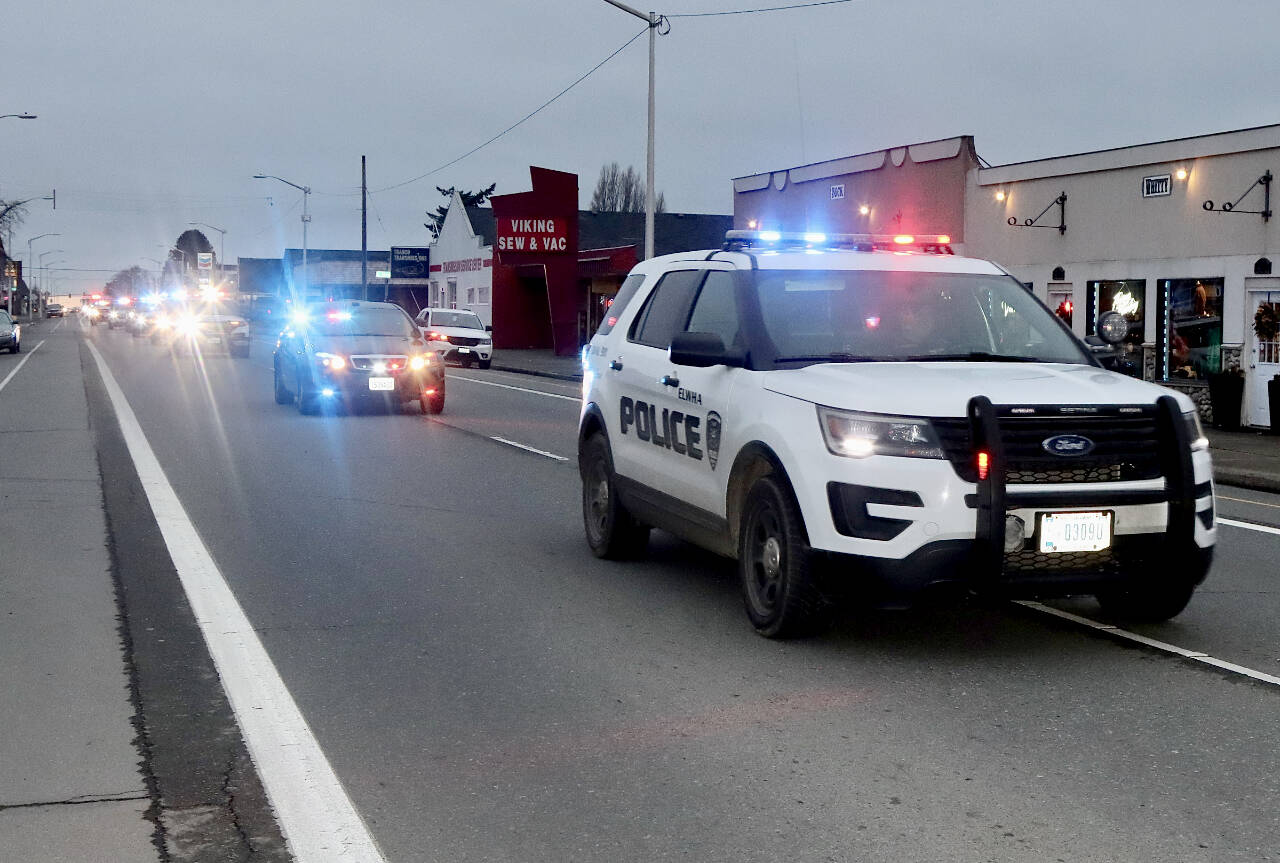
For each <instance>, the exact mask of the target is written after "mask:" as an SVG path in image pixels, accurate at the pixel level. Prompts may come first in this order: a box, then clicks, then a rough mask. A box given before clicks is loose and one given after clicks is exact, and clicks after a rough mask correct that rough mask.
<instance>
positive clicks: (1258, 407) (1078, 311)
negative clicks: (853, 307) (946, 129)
mask: <svg viewBox="0 0 1280 863" xmlns="http://www.w3.org/2000/svg"><path fill="white" fill-rule="evenodd" d="M1276 174H1280V125H1273V126H1264V127H1259V128H1254V129H1243V130H1239V131H1234V132H1224V133H1219V134H1212V135H1202V136H1198V137H1194V138H1183V139H1179V140H1173V141H1161V142H1156V143H1149V144H1139V145H1135V146H1129V147H1121V148H1117V149H1112V150H1103V151H1098V152H1092V153H1080V154H1076V155H1069V156H1060V157H1055V158H1050V159H1041V160H1036V161H1030V162H1020V163H1015V164H1009V165H997V166H987V165H985V164H984V163H983V162H982V161H981V160H980V159H979V158H978V156H977V153H976V151H975V150H974V148H973V139H972V138H969V137H967V136H966V137H963V138H956V139H947V140H946V141H939V142H929V143H927V144H919V145H913V146H909V147H899V148H894V149H891V150H885V151H877V152H876V153H868V154H862V155H860V156H852V157H845V158H842V159H835V160H831V161H829V162H824V163H818V164H816V165H806V166H800V167H797V168H790V169H786V170H775V171H771V172H765V173H761V174H756V175H752V176H749V177H741V178H738V179H737V180H735V195H734V219H735V227H739V228H746V227H749V226H752V224H753V223H759V224H761V225H767V226H768V227H774V228H780V229H782V230H811V229H817V230H826V231H844V232H850V233H860V232H866V231H873V232H876V231H880V232H883V231H890V232H895V233H896V232H899V231H905V232H913V231H914V232H918V233H931V232H935V233H948V234H951V235H952V236H953V237H954V238H955V240H954V241H953V245H954V246H955V248H956V251H957V252H958V253H960V254H967V255H972V256H975V257H981V258H988V259H991V260H994V261H996V262H997V263H999V264H1001V265H1002V266H1004V267H1006V268H1007V269H1008V270H1009V271H1010V272H1011V273H1013V274H1014V275H1015V276H1016V277H1017V278H1019V279H1020V280H1021V281H1023V282H1024V283H1025V284H1026V285H1027V286H1028V287H1029V288H1030V289H1031V290H1032V291H1033V292H1034V293H1035V294H1036V295H1037V296H1039V297H1040V298H1041V299H1042V300H1044V301H1045V302H1046V303H1047V304H1048V306H1049V307H1050V308H1051V309H1053V310H1055V311H1057V312H1058V313H1059V315H1060V316H1062V317H1063V318H1064V319H1067V320H1069V321H1070V322H1071V326H1072V329H1073V330H1074V331H1075V332H1076V333H1077V334H1079V335H1081V336H1083V335H1085V334H1086V333H1088V332H1091V331H1092V328H1093V326H1094V323H1095V322H1096V320H1097V318H1098V316H1099V315H1100V314H1101V313H1102V312H1104V311H1108V310H1111V309H1114V310H1116V311H1120V312H1122V313H1124V314H1125V316H1126V317H1127V318H1129V320H1130V325H1131V330H1130V336H1129V339H1128V344H1127V353H1128V359H1129V365H1128V369H1129V372H1130V373H1132V374H1134V375H1141V376H1142V377H1144V378H1146V379H1148V380H1153V381H1156V382H1159V383H1162V384H1164V385H1166V386H1170V387H1173V388H1176V389H1179V390H1182V391H1184V392H1187V393H1188V394H1189V395H1191V396H1192V398H1194V399H1195V400H1196V402H1197V403H1198V404H1201V405H1202V407H1203V409H1205V410H1206V412H1208V408H1209V402H1210V399H1209V388H1208V386H1207V380H1208V377H1209V375H1216V374H1218V373H1220V372H1223V371H1231V370H1235V369H1239V370H1240V371H1241V372H1242V373H1243V374H1244V377H1245V389H1244V403H1243V406H1242V411H1241V414H1242V419H1243V421H1244V423H1246V424H1251V425H1257V426H1266V425H1268V424H1270V423H1271V422H1272V420H1273V418H1272V417H1271V416H1270V413H1269V408H1268V399H1267V383H1268V381H1270V380H1271V379H1272V377H1274V376H1276V375H1280V339H1277V338H1276V337H1274V336H1273V337H1271V338H1261V337H1259V336H1258V335H1257V333H1256V332H1255V327H1254V319H1255V315H1258V314H1259V309H1261V310H1262V317H1263V318H1267V317H1268V316H1271V315H1275V314H1276V313H1277V310H1278V309H1280V271H1276V273H1275V274H1273V262H1274V261H1276V258H1277V255H1280V218H1276V214H1273V213H1272V212H1271V211H1272V208H1273V206H1274V202H1272V201H1271V194H1270V193H1271V191H1272V188H1271V186H1272V178H1273V176H1275V175H1276ZM815 226H816V227H815ZM1263 332H1264V333H1266V332H1267V330H1266V327H1265V326H1264V328H1263ZM1219 419H1223V418H1219ZM1274 419H1275V421H1276V422H1280V418H1274ZM1225 421H1227V422H1229V421H1230V420H1229V419H1227V420H1225Z"/></svg>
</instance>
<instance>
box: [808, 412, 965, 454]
mask: <svg viewBox="0 0 1280 863" xmlns="http://www.w3.org/2000/svg"><path fill="white" fill-rule="evenodd" d="M818 424H819V425H820V426H822V438H823V440H825V441H826V444H827V449H828V450H830V451H831V452H832V453H833V454H834V455H840V456H846V457H848V458H867V457H868V456H873V455H893V456H903V457H906V458H943V457H944V453H943V452H942V446H941V444H939V443H938V436H937V435H936V434H935V433H934V431H933V427H932V426H931V425H929V421H928V420H925V419H918V418H915V417H895V416H886V415H884V414H861V413H853V412H851V411H840V410H835V409H833V408H827V407H823V406H821V405H819V406H818Z"/></svg>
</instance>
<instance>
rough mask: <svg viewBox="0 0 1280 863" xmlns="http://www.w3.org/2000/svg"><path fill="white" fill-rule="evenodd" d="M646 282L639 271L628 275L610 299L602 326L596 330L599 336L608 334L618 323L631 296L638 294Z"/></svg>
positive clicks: (601, 321) (602, 319)
mask: <svg viewBox="0 0 1280 863" xmlns="http://www.w3.org/2000/svg"><path fill="white" fill-rule="evenodd" d="M642 284H644V276H642V275H640V274H639V273H635V274H633V275H630V276H627V277H626V278H625V279H623V280H622V286H621V287H620V288H618V293H617V294H616V295H615V296H614V297H613V299H611V300H609V304H608V306H607V307H606V308H605V311H604V317H603V318H601V319H600V328H599V329H597V330H596V335H597V336H603V335H607V334H608V333H609V332H611V331H612V330H613V328H614V325H616V324H617V323H618V318H619V317H620V316H621V315H622V313H623V312H624V311H626V309H627V303H629V302H631V298H632V297H634V296H635V295H636V291H638V290H640V286H641V285H642Z"/></svg>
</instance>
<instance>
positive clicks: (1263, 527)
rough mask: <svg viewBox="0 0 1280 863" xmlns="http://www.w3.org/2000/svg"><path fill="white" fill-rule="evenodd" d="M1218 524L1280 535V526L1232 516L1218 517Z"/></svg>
mask: <svg viewBox="0 0 1280 863" xmlns="http://www.w3.org/2000/svg"><path fill="white" fill-rule="evenodd" d="M1218 524H1225V525H1228V526H1230V527H1243V528H1244V529H1245V530H1256V531H1258V532H1259V533H1274V534H1275V535H1276V536H1280V527H1271V526H1270V525H1267V524H1254V523H1253V522H1251V521H1236V520H1235V519H1233V518H1220V519H1218Z"/></svg>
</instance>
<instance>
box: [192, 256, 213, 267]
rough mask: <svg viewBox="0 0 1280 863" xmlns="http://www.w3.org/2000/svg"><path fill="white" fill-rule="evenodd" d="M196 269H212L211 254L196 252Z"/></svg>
mask: <svg viewBox="0 0 1280 863" xmlns="http://www.w3.org/2000/svg"><path fill="white" fill-rule="evenodd" d="M196 269H200V270H212V269H213V252H196Z"/></svg>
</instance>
